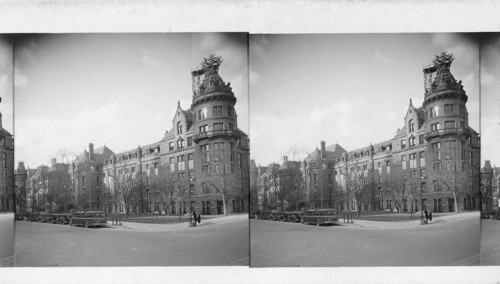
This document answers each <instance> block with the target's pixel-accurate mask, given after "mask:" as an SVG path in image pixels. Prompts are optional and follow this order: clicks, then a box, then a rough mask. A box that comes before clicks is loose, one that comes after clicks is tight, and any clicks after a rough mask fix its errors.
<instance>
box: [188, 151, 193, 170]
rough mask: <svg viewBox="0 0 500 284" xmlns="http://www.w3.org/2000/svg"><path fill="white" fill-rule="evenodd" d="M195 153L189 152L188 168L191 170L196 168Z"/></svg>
mask: <svg viewBox="0 0 500 284" xmlns="http://www.w3.org/2000/svg"><path fill="white" fill-rule="evenodd" d="M193 157H194V155H193V154H188V168H189V169H190V170H191V169H193V168H194V161H193Z"/></svg>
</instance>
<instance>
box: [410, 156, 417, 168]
mask: <svg viewBox="0 0 500 284" xmlns="http://www.w3.org/2000/svg"><path fill="white" fill-rule="evenodd" d="M416 167H417V159H416V154H415V153H413V154H410V169H414V168H416Z"/></svg>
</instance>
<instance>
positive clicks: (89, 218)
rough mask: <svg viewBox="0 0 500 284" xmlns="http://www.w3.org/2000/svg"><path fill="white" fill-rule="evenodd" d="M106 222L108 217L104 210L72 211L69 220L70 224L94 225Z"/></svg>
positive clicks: (105, 223) (86, 226)
mask: <svg viewBox="0 0 500 284" xmlns="http://www.w3.org/2000/svg"><path fill="white" fill-rule="evenodd" d="M107 224H108V217H107V216H106V212H104V211H81V212H75V213H73V216H71V219H70V220H69V225H70V226H84V227H85V228H88V227H96V226H102V225H107Z"/></svg>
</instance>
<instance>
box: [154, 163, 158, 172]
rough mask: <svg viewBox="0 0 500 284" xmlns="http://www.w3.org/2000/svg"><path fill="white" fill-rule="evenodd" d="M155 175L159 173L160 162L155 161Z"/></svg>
mask: <svg viewBox="0 0 500 284" xmlns="http://www.w3.org/2000/svg"><path fill="white" fill-rule="evenodd" d="M155 175H158V163H155Z"/></svg>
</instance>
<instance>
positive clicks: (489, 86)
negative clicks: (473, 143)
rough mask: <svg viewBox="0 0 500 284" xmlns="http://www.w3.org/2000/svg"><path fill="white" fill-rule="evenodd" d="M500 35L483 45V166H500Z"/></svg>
mask: <svg viewBox="0 0 500 284" xmlns="http://www.w3.org/2000/svg"><path fill="white" fill-rule="evenodd" d="M499 79H500V34H492V35H490V36H489V38H487V39H485V40H484V41H483V43H482V44H481V161H482V162H481V166H482V164H483V163H484V161H485V160H491V163H492V165H496V166H500V82H499Z"/></svg>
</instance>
